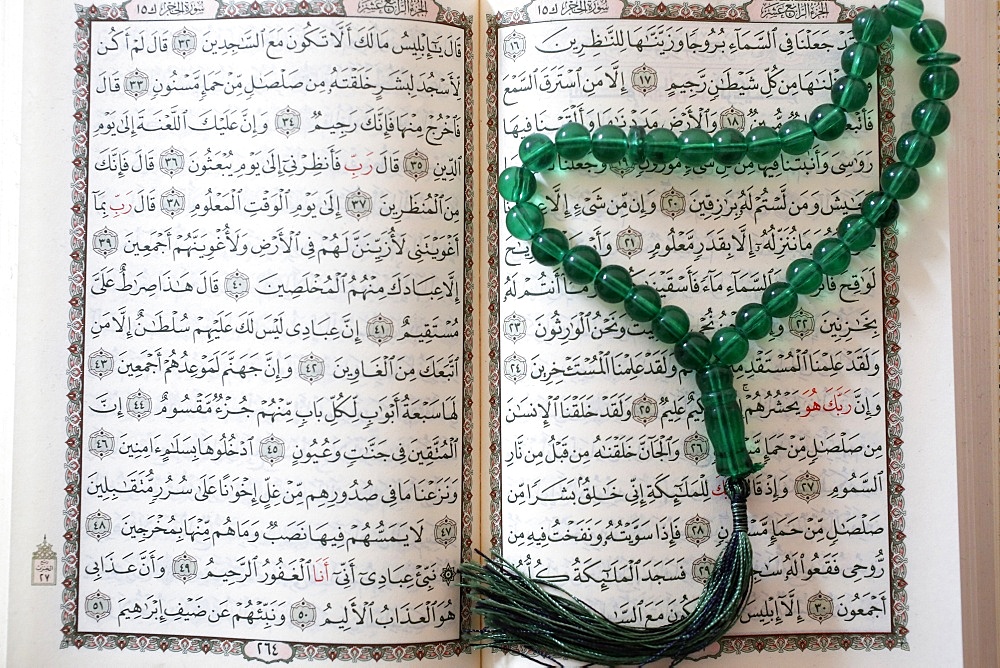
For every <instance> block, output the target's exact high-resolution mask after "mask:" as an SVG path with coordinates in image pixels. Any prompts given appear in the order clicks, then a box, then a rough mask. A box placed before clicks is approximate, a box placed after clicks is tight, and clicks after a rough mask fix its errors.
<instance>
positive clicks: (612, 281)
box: [594, 264, 632, 304]
mask: <svg viewBox="0 0 1000 668" xmlns="http://www.w3.org/2000/svg"><path fill="white" fill-rule="evenodd" d="M631 290H632V274H630V273H629V271H628V269H626V268H625V267H620V266H618V265H617V264H609V265H608V266H607V267H604V268H603V269H601V270H600V271H599V272H597V276H595V277H594V292H596V293H597V296H598V297H600V298H601V299H603V300H604V301H606V302H609V303H611V304H617V303H618V302H621V301H625V297H627V296H628V293H629V292H630V291H631Z"/></svg>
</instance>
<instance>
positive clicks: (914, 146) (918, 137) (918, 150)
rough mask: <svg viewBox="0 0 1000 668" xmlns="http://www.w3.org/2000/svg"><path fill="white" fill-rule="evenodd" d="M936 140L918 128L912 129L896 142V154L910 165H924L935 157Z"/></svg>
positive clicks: (900, 159)
mask: <svg viewBox="0 0 1000 668" xmlns="http://www.w3.org/2000/svg"><path fill="white" fill-rule="evenodd" d="M934 151H935V148H934V140H933V139H931V138H930V137H928V136H927V135H925V134H924V133H922V132H918V131H917V130H911V131H909V132H907V133H906V134H904V135H903V136H902V137H900V138H899V141H898V142H896V156H897V157H898V158H899V161H900V162H902V163H903V164H905V165H909V166H910V167H923V166H924V165H926V164H927V163H929V162H930V161H931V160H933V159H934Z"/></svg>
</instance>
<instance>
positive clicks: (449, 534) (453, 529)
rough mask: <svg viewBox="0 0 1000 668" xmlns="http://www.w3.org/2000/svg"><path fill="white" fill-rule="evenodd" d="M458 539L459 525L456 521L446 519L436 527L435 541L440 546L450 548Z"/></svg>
mask: <svg viewBox="0 0 1000 668" xmlns="http://www.w3.org/2000/svg"><path fill="white" fill-rule="evenodd" d="M456 538H458V525H456V524H455V521H454V520H451V519H448V518H447V517H445V518H444V519H443V520H441V521H440V522H438V523H437V524H435V525H434V540H436V541H437V542H438V543H439V544H441V545H444V546H445V547H448V546H449V545H451V544H452V543H454V542H455V539H456Z"/></svg>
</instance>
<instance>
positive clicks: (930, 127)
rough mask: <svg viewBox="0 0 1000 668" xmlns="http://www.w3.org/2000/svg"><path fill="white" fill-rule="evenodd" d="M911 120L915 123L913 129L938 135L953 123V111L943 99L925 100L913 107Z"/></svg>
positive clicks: (926, 133) (934, 135)
mask: <svg viewBox="0 0 1000 668" xmlns="http://www.w3.org/2000/svg"><path fill="white" fill-rule="evenodd" d="M910 121H911V122H912V123H913V129H915V130H919V131H920V132H923V133H924V134H925V135H928V136H931V137H936V136H937V135H939V134H941V133H942V132H944V131H945V130H947V129H948V126H949V125H950V124H951V111H950V110H949V109H948V106H947V105H946V104H945V103H944V102H942V101H941V100H924V101H923V102H921V103H919V104H917V106H915V107H914V108H913V113H911V114H910Z"/></svg>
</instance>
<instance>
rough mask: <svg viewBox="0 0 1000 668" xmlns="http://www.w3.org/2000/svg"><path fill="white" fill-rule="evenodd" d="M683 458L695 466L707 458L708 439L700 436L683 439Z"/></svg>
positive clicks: (693, 435)
mask: <svg viewBox="0 0 1000 668" xmlns="http://www.w3.org/2000/svg"><path fill="white" fill-rule="evenodd" d="M684 456H685V457H687V458H688V459H690V460H691V461H693V462H694V463H695V464H697V463H698V462H700V461H701V460H703V459H705V457H708V439H707V438H705V437H704V436H702V435H701V434H691V435H690V436H688V437H687V438H685V439H684Z"/></svg>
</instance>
